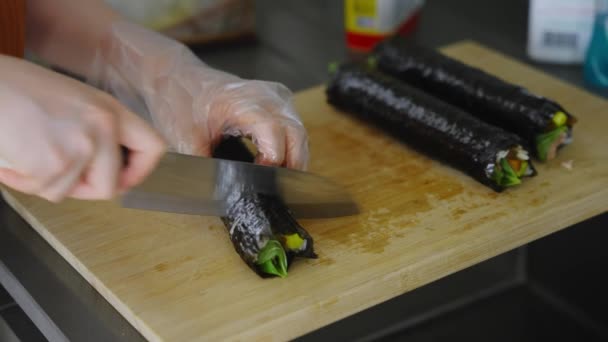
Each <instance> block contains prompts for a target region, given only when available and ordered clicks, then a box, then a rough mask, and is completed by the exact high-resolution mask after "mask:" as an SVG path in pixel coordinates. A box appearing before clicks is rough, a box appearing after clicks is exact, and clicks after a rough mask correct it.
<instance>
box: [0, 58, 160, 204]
mask: <svg viewBox="0 0 608 342" xmlns="http://www.w3.org/2000/svg"><path fill="white" fill-rule="evenodd" d="M0 75H2V76H1V77H0V103H2V106H0V159H3V160H4V161H6V162H8V163H9V164H10V168H0V182H1V183H4V184H5V185H7V186H9V187H11V188H14V189H15V190H18V191H22V192H25V193H28V194H34V195H38V196H41V197H43V198H46V199H48V200H50V201H59V200H61V199H63V198H65V197H74V198H80V199H109V198H111V197H113V196H114V195H116V194H117V193H118V192H120V191H124V190H126V189H128V188H129V187H132V186H134V185H136V184H137V183H139V182H140V181H142V180H143V179H144V178H145V177H146V176H147V175H148V174H149V173H150V172H151V171H152V169H153V168H154V166H155V165H156V163H157V162H158V160H159V158H160V156H161V155H162V153H163V151H164V148H165V146H164V143H163V141H162V139H161V138H160V137H159V136H158V135H157V134H156V133H155V132H154V130H153V129H151V128H150V127H148V126H147V125H146V124H145V122H144V121H143V120H142V119H140V118H138V117H137V116H136V115H134V114H133V113H131V112H129V111H128V110H127V109H125V108H124V107H123V106H122V105H121V104H119V103H118V102H117V101H116V100H115V99H114V98H112V97H111V96H109V95H108V94H106V93H104V92H102V91H99V90H97V89H94V88H92V87H89V86H87V85H85V84H83V83H81V82H78V81H76V80H73V79H70V78H68V77H64V76H62V75H60V74H57V73H54V72H52V71H50V70H47V69H44V68H42V67H39V66H36V65H34V64H31V63H28V62H26V61H23V60H17V59H14V58H11V57H5V56H2V55H0ZM120 145H123V146H125V147H127V148H128V149H129V150H130V159H129V163H128V166H127V167H126V168H123V166H122V162H121V154H120V148H119V146H120Z"/></svg>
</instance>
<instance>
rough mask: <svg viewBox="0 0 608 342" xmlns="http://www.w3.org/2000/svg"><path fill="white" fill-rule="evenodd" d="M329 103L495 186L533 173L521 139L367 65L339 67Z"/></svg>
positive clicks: (329, 88)
mask: <svg viewBox="0 0 608 342" xmlns="http://www.w3.org/2000/svg"><path fill="white" fill-rule="evenodd" d="M326 94H327V100H328V102H329V103H330V104H332V105H334V106H336V107H337V108H339V109H342V110H344V111H345V112H347V113H350V114H353V115H356V116H357V117H359V118H362V119H364V120H366V121H367V122H370V123H372V124H374V125H377V126H379V127H380V128H382V129H383V130H385V131H386V132H388V133H390V134H392V135H393V136H395V137H396V138H398V139H400V140H401V141H403V142H405V143H407V144H409V145H410V146H412V147H414V148H415V149H417V150H419V151H421V152H423V153H425V154H427V155H428V156H430V157H432V158H435V159H437V160H439V161H441V162H444V163H446V164H448V165H451V166H452V167H454V168H457V169H459V170H460V171H462V172H464V173H465V174H467V175H469V176H471V177H473V178H474V179H476V180H477V181H479V182H480V183H482V184H485V185H487V186H489V187H490V188H492V189H494V190H495V191H498V192H500V191H502V190H504V189H505V188H507V187H511V186H515V185H518V184H520V183H521V180H522V178H524V177H528V176H533V175H535V173H536V171H535V169H534V167H533V165H532V163H531V162H530V160H529V157H528V152H527V150H526V149H524V148H523V147H522V144H521V139H520V138H519V137H518V136H517V135H515V134H513V133H510V132H507V131H505V130H503V129H501V128H499V127H495V126H492V125H490V124H487V123H485V122H483V121H481V120H479V119H477V118H476V117H474V116H472V115H470V114H468V113H466V112H464V111H462V110H461V109H459V108H457V107H454V106H452V105H450V104H447V103H445V102H443V101H441V100H438V99H436V98H434V97H433V96H431V95H428V94H426V93H424V92H422V91H421V90H418V89H416V88H413V87H411V86H409V85H407V84H405V83H403V82H401V81H399V80H397V79H395V78H392V77H390V76H387V75H385V74H383V73H381V72H379V71H378V70H375V69H373V68H371V67H369V66H368V65H363V64H359V63H348V64H343V65H341V66H339V67H337V69H336V70H334V72H333V75H332V77H331V79H330V81H329V84H328V86H327V89H326Z"/></svg>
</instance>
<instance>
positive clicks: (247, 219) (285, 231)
mask: <svg viewBox="0 0 608 342" xmlns="http://www.w3.org/2000/svg"><path fill="white" fill-rule="evenodd" d="M214 157H216V158H222V159H230V160H239V161H246V162H250V161H252V160H253V155H252V154H251V152H249V150H248V149H247V147H246V146H245V145H244V144H243V143H242V142H241V141H240V140H238V139H234V138H232V139H228V140H226V141H224V142H223V143H221V144H220V146H219V147H218V148H217V149H216V150H215V152H214ZM220 172H221V174H223V175H225V177H224V179H223V180H222V181H221V182H219V183H222V184H221V185H220V186H219V187H218V188H221V192H222V194H223V196H225V197H226V199H227V200H226V202H227V203H228V208H227V215H226V216H224V217H222V218H221V220H222V222H223V223H224V226H225V227H226V230H227V231H228V234H229V236H230V240H231V241H232V244H233V246H234V249H235V250H236V251H237V253H238V254H239V255H240V256H241V259H242V260H243V261H244V262H245V263H246V264H247V265H248V266H249V267H250V268H251V269H252V270H253V271H254V272H256V273H257V274H258V275H260V276H261V277H263V278H266V277H272V276H278V277H285V276H287V271H288V269H289V265H290V264H291V262H292V261H293V259H294V258H295V257H302V258H316V257H317V256H316V254H315V252H314V247H313V243H314V242H313V239H312V237H311V236H310V234H308V232H307V231H306V230H304V228H302V226H300V225H299V224H298V222H297V221H296V220H295V219H294V217H293V215H292V213H291V211H290V210H289V208H288V207H287V206H286V205H285V204H284V203H283V202H282V201H281V200H280V199H279V198H276V197H272V196H268V195H263V194H258V193H255V192H251V191H248V190H247V188H246V185H240V182H234V181H231V176H230V175H231V174H232V173H231V172H230V170H220ZM241 176H242V175H241ZM241 176H238V177H241Z"/></svg>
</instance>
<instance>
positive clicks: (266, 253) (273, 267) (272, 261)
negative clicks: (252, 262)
mask: <svg viewBox="0 0 608 342" xmlns="http://www.w3.org/2000/svg"><path fill="white" fill-rule="evenodd" d="M256 264H257V265H258V266H259V268H260V270H261V271H262V272H264V273H268V274H272V275H276V276H279V277H281V278H285V277H286V276H287V255H286V254H285V250H284V249H283V246H282V245H281V243H280V242H279V241H277V240H268V242H267V243H266V245H265V246H264V248H262V250H260V253H258V260H257V261H256Z"/></svg>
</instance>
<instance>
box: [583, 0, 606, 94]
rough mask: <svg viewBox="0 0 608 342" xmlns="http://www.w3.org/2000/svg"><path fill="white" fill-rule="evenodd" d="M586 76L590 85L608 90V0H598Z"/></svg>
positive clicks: (585, 68)
mask: <svg viewBox="0 0 608 342" xmlns="http://www.w3.org/2000/svg"><path fill="white" fill-rule="evenodd" d="M584 75H585V81H586V82H587V83H588V84H589V85H591V86H594V87H596V88H603V89H608V0H596V14H595V23H594V26H593V34H592V36H591V43H590V44H589V48H588V49H587V56H586V59H585V66H584Z"/></svg>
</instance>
